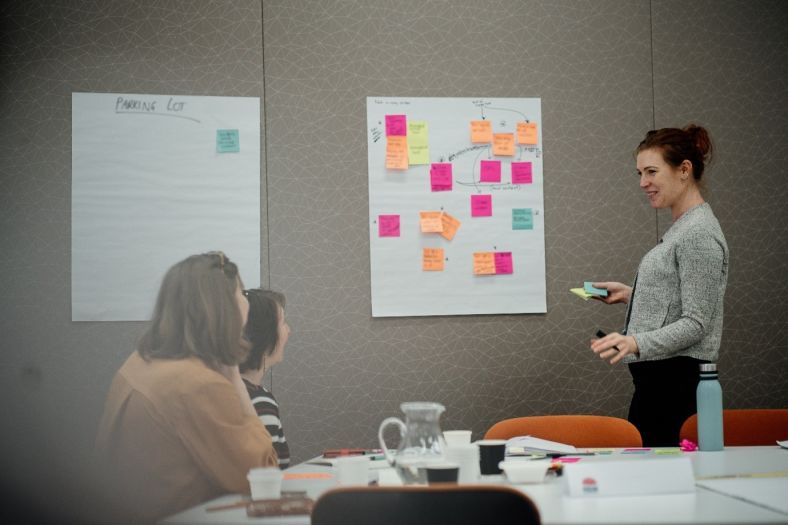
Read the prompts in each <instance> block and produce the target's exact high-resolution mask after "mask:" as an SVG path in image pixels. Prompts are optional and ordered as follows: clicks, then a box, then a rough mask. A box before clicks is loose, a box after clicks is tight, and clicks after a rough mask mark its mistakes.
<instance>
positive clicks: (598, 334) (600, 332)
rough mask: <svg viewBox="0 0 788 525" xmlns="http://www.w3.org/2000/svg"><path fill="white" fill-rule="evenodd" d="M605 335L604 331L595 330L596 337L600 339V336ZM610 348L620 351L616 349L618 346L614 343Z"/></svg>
mask: <svg viewBox="0 0 788 525" xmlns="http://www.w3.org/2000/svg"><path fill="white" fill-rule="evenodd" d="M606 335H607V334H606V333H605V332H603V331H602V330H597V331H596V336H597V337H598V338H600V339H602V338H603V337H605V336H606ZM611 350H615V351H616V352H620V351H621V350H619V349H618V347H617V346H615V345H614V346H613V347H612V348H611Z"/></svg>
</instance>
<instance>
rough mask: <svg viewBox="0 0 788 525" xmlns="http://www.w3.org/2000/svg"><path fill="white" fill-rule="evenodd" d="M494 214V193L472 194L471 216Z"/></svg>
mask: <svg viewBox="0 0 788 525" xmlns="http://www.w3.org/2000/svg"><path fill="white" fill-rule="evenodd" d="M491 215H492V195H471V217H490V216H491Z"/></svg>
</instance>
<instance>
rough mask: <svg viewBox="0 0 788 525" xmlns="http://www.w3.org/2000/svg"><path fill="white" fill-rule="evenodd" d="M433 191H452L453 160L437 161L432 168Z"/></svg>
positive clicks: (431, 181)
mask: <svg viewBox="0 0 788 525" xmlns="http://www.w3.org/2000/svg"><path fill="white" fill-rule="evenodd" d="M430 183H431V184H432V191H451V187H452V182H451V162H436V163H433V164H432V167H431V168H430Z"/></svg>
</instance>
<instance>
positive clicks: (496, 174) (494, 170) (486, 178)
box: [479, 160, 501, 182]
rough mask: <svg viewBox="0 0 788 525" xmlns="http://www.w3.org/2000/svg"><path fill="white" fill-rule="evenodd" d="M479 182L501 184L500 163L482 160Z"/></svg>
mask: <svg viewBox="0 0 788 525" xmlns="http://www.w3.org/2000/svg"><path fill="white" fill-rule="evenodd" d="M479 181H480V182H501V161H500V160H483V161H482V162H481V174H480V176H479Z"/></svg>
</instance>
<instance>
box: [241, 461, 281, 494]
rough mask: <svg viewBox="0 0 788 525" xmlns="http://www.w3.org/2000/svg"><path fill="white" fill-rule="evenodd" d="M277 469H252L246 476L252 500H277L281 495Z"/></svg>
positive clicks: (279, 471)
mask: <svg viewBox="0 0 788 525" xmlns="http://www.w3.org/2000/svg"><path fill="white" fill-rule="evenodd" d="M283 477H284V475H283V474H282V471H281V470H280V469H279V468H278V467H264V468H253V469H252V470H250V471H249V474H247V475H246V479H248V480H249V488H250V489H251V490H252V499H279V498H280V497H281V495H282V478H283Z"/></svg>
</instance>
